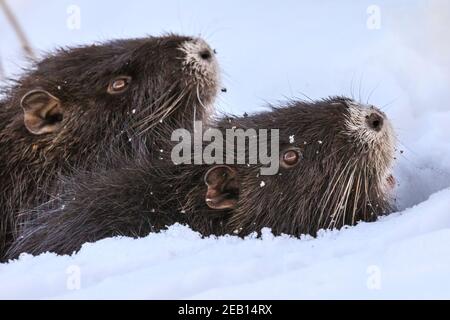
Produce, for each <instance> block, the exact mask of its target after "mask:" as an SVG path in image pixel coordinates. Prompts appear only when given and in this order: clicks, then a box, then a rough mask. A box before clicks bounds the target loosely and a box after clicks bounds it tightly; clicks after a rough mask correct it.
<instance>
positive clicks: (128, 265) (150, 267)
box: [0, 189, 450, 299]
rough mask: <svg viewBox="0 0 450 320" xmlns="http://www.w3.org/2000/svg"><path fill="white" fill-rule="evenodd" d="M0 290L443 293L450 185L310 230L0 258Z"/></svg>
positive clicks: (175, 294)
mask: <svg viewBox="0 0 450 320" xmlns="http://www.w3.org/2000/svg"><path fill="white" fill-rule="evenodd" d="M78 284H79V286H78ZM0 298H6V299H12V298H22V299H23V298H26V299H31V298H38V299H40V298H63V299H79V298H88V299H90V298H97V299H105V298H113V299H116V298H125V299H130V298H137V299H160V298H174V299H191V298H194V299H199V298H205V299H218V298H224V299H235V298H238V299H241V298H242V299H250V298H251V299H255V298H256V299H263V298H264V299H265V298H270V299H278V298H307V299H309V298H355V299H362V298H371V299H372V298H373V299H378V298H447V299H448V298H450V189H447V190H443V191H440V192H438V193H436V194H434V195H432V196H431V197H430V199H428V200H427V201H425V202H423V203H421V204H420V205H417V206H415V207H413V208H411V209H407V210H405V211H403V212H401V213H396V214H393V215H391V216H388V217H385V218H382V219H381V220H380V221H378V222H375V223H361V224H359V225H357V226H355V227H351V228H347V229H345V230H341V231H326V232H323V233H322V234H321V235H320V236H319V237H318V238H316V239H313V238H311V237H304V238H303V239H294V238H290V237H287V236H283V237H273V236H272V234H271V233H270V232H269V231H267V232H265V235H264V237H263V239H255V238H249V239H245V240H242V239H240V238H237V237H233V236H227V237H221V238H215V237H211V238H207V239H200V236H199V235H198V234H197V233H195V232H193V231H191V230H190V229H189V228H186V227H183V226H180V225H176V226H173V227H171V228H170V229H169V230H168V231H166V232H163V233H160V234H150V235H149V236H147V237H146V238H143V239H136V240H135V239H130V238H112V239H105V240H102V241H99V242H97V243H95V244H86V245H84V247H83V248H82V250H81V251H80V252H79V253H78V254H76V255H74V256H72V257H68V256H63V257H61V256H60V257H58V256H56V255H54V254H43V255H41V256H39V257H31V256H29V255H23V256H22V257H21V258H20V260H19V261H14V262H10V263H9V264H3V265H0Z"/></svg>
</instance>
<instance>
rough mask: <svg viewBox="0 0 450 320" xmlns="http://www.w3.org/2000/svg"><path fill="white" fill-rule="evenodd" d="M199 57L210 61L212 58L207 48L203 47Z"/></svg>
mask: <svg viewBox="0 0 450 320" xmlns="http://www.w3.org/2000/svg"><path fill="white" fill-rule="evenodd" d="M199 55H200V58H201V59H202V60H205V61H210V60H211V59H212V56H213V53H212V52H211V50H209V49H204V50H202V51H201V52H200V53H199Z"/></svg>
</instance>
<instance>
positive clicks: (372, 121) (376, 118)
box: [366, 113, 384, 131]
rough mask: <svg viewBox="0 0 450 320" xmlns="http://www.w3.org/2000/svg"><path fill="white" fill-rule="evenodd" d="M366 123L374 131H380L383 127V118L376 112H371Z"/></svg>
mask: <svg viewBox="0 0 450 320" xmlns="http://www.w3.org/2000/svg"><path fill="white" fill-rule="evenodd" d="M366 118H367V124H368V125H369V127H370V128H371V129H373V130H375V131H380V130H381V129H382V128H383V124H384V120H383V117H382V116H381V115H379V114H378V113H372V114H371V115H369V116H367V117H366Z"/></svg>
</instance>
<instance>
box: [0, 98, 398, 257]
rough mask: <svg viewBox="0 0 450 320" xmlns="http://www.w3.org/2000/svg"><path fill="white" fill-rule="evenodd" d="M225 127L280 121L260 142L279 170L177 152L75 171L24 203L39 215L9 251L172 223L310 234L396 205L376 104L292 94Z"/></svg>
mask: <svg viewBox="0 0 450 320" xmlns="http://www.w3.org/2000/svg"><path fill="white" fill-rule="evenodd" d="M229 128H233V130H237V129H254V130H257V131H256V135H257V136H258V138H261V137H262V134H261V131H259V130H260V129H279V140H277V142H279V143H276V144H272V142H271V143H268V141H264V140H261V139H259V141H257V143H258V148H260V143H261V144H263V145H264V144H265V145H270V146H271V149H270V151H271V152H272V153H273V154H278V155H279V156H277V157H276V159H275V158H273V159H274V161H276V162H277V164H278V165H279V166H278V167H279V170H278V172H277V173H276V174H274V175H264V176H263V175H261V168H262V165H261V164H255V165H253V164H251V163H250V161H248V162H249V163H248V164H243V165H237V164H231V163H228V164H227V163H225V164H205V163H204V164H202V165H196V164H194V163H192V162H191V164H187V163H186V164H182V165H174V164H173V163H171V161H170V160H171V159H172V161H173V155H171V157H168V158H163V157H161V158H158V159H157V160H149V158H150V157H149V156H148V155H146V154H140V155H139V157H138V158H135V159H133V160H132V161H126V162H125V163H124V164H123V165H121V166H120V167H119V168H115V169H112V170H99V171H93V172H90V173H88V174H81V175H80V174H79V175H75V177H71V178H69V179H68V180H67V181H66V185H65V190H64V192H63V193H62V194H61V196H60V197H57V198H55V199H54V200H53V201H50V202H49V203H46V204H44V205H42V206H40V207H38V208H37V209H36V212H33V211H31V212H28V213H27V212H24V214H25V215H31V216H36V217H37V218H36V219H34V220H30V221H29V223H28V224H25V225H24V227H23V230H22V232H21V237H19V239H18V240H17V241H16V242H15V243H14V244H13V245H12V246H11V248H10V250H9V253H8V254H7V255H6V257H7V258H15V257H17V256H18V255H19V254H20V253H21V252H29V253H33V254H38V253H42V252H45V251H52V252H57V253H60V254H67V253H72V252H74V251H76V250H78V249H80V248H81V246H82V245H83V243H86V242H88V241H89V242H92V241H96V240H99V239H102V238H105V237H111V236H116V235H125V236H132V237H140V236H146V235H147V234H148V233H149V232H157V231H160V230H163V229H165V228H167V226H169V225H171V224H173V223H176V222H178V223H183V224H187V225H189V226H190V227H191V228H192V229H194V230H196V231H198V232H200V233H201V234H202V235H205V236H206V235H210V234H216V235H221V234H233V233H234V234H238V235H240V236H245V235H248V234H250V233H253V232H257V233H259V232H260V231H261V229H262V228H266V227H268V228H271V229H272V231H273V232H274V233H275V234H281V233H285V234H290V235H294V236H299V235H301V234H311V235H315V234H316V233H317V231H318V230H319V229H322V228H340V227H342V226H343V225H352V224H355V223H356V222H357V221H360V220H364V221H373V220H374V219H376V217H377V216H379V215H381V214H387V213H389V212H390V211H391V210H392V199H391V197H390V193H391V190H392V179H393V178H392V176H391V174H390V170H391V166H392V162H393V159H394V141H395V137H394V132H393V129H392V127H391V124H390V122H389V120H388V119H387V118H386V115H385V114H383V113H382V112H381V111H380V110H378V109H377V108H375V107H373V106H366V105H362V104H359V103H357V102H355V101H353V100H350V99H347V98H340V97H338V98H330V99H327V100H322V101H318V102H314V103H306V102H292V103H290V104H289V105H287V106H284V107H279V108H273V110H271V111H269V112H263V113H260V114H255V115H251V116H248V117H242V118H238V117H236V118H230V119H225V120H222V121H220V122H218V123H217V124H216V126H214V127H213V128H210V129H218V130H217V132H219V134H222V135H224V136H225V133H226V132H227V130H228V129H229ZM210 129H208V130H210ZM205 134H206V132H205ZM275 135H276V134H275V133H274V134H272V135H270V136H268V137H269V139H270V140H272V138H273V137H274V136H275ZM204 140H205V142H206V139H204ZM218 140H220V139H218ZM209 141H210V142H211V140H209ZM228 142H230V141H228ZM226 143H227V142H226ZM220 144H221V143H219V144H218V145H220ZM207 145H208V146H210V145H209V143H207ZM188 147H191V144H190V143H189V145H188ZM274 148H275V149H274ZM204 150H205V151H206V150H207V148H204ZM250 150H251V148H250V147H249V144H247V148H246V151H247V152H248V151H250ZM216 151H217V149H216ZM275 151H276V152H275ZM232 152H233V150H232ZM244 153H245V152H244ZM248 153H249V152H248ZM204 154H205V153H204ZM168 155H169V153H164V154H163V156H168ZM190 156H192V153H190ZM233 156H235V155H233ZM194 158H195V155H194ZM249 159H250V158H248V159H247V160H249ZM266 166H268V165H267V164H266ZM0 259H1V256H0Z"/></svg>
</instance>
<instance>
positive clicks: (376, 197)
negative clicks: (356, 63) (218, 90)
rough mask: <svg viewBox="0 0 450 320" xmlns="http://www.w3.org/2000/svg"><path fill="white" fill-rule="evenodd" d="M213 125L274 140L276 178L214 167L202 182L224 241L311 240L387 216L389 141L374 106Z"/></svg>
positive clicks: (338, 102)
mask: <svg viewBox="0 0 450 320" xmlns="http://www.w3.org/2000/svg"><path fill="white" fill-rule="evenodd" d="M221 125H222V126H223V127H224V128H226V127H236V128H243V129H248V128H254V129H262V128H266V129H279V134H280V143H279V168H280V169H279V172H278V173H277V174H275V175H272V176H263V175H261V174H260V165H244V166H237V165H217V166H213V167H212V168H209V170H208V171H207V173H206V174H205V184H206V191H203V195H204V201H205V203H206V204H207V206H209V208H210V209H213V210H216V211H218V212H220V211H222V212H223V213H224V214H227V215H228V216H229V218H228V219H227V229H228V231H227V232H228V233H231V232H235V233H238V234H241V235H246V234H249V233H251V232H254V231H259V230H261V228H264V227H268V228H271V229H272V230H273V232H274V233H276V234H280V233H286V234H292V235H300V234H312V235H315V234H316V232H317V231H318V230H319V229H322V228H340V227H342V226H343V225H353V224H355V223H356V222H358V221H360V220H363V221H373V220H374V219H376V218H377V217H378V216H379V215H381V214H385V213H389V212H390V211H391V210H392V199H391V196H390V191H391V189H392V179H393V178H392V176H391V167H392V164H393V159H394V145H395V135H394V131H393V128H392V126H391V124H390V122H389V120H388V119H387V117H386V115H385V114H384V113H383V112H382V111H380V110H379V109H377V108H376V107H374V106H369V105H363V104H360V103H358V102H356V101H353V100H351V99H348V98H343V97H336V98H330V99H326V100H322V101H318V102H314V103H306V102H292V103H290V104H289V105H288V106H285V107H281V108H278V107H277V108H273V110H272V111H271V112H267V113H261V114H259V115H256V116H252V117H249V118H235V119H231V120H230V121H224V122H223V123H222V124H221ZM204 190H205V189H204ZM190 203H192V201H190ZM227 210H228V211H227ZM193 214H195V213H193Z"/></svg>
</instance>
